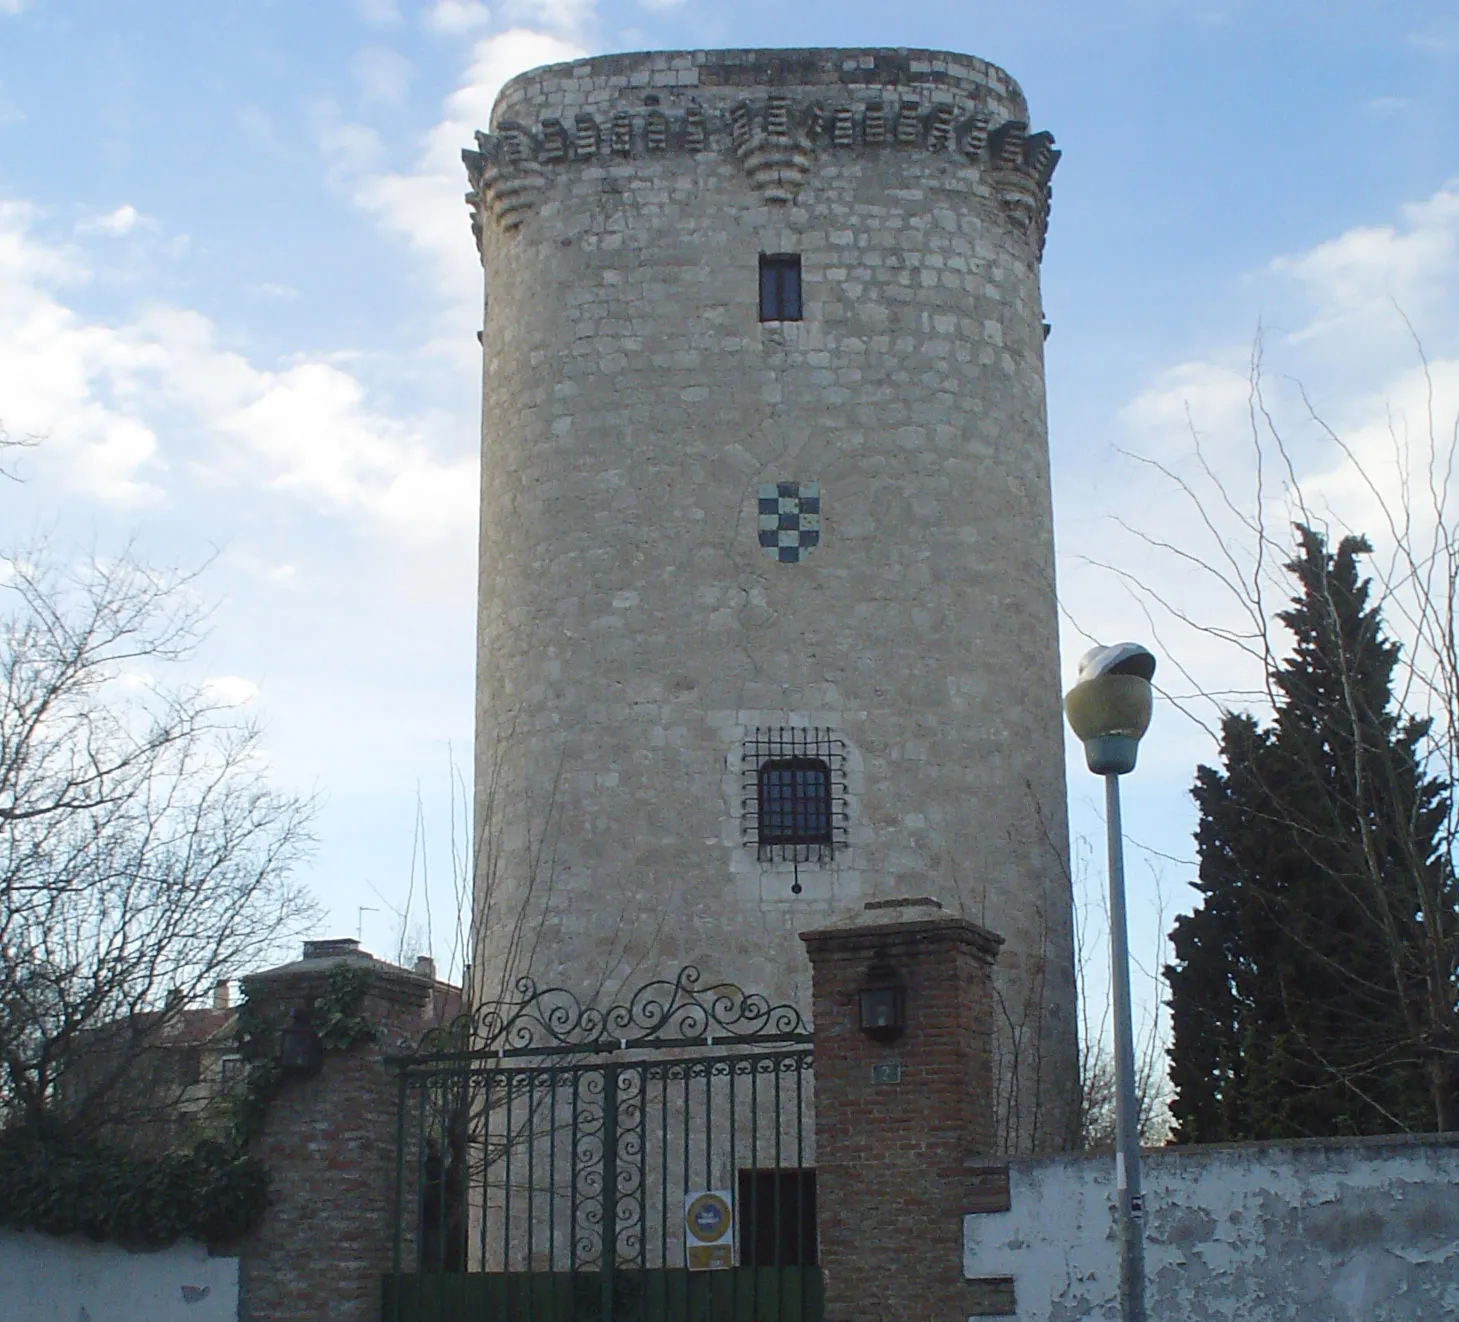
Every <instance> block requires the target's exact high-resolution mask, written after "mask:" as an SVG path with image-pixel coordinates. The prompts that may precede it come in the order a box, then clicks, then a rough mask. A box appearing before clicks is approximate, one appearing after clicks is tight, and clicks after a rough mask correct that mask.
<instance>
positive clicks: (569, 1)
mask: <svg viewBox="0 0 1459 1322" xmlns="http://www.w3.org/2000/svg"><path fill="white" fill-rule="evenodd" d="M502 16H503V17H504V18H505V19H506V20H507V22H509V23H519V24H521V25H522V26H523V27H525V28H527V29H529V30H538V31H544V32H550V33H553V34H554V35H556V36H559V37H561V38H563V39H564V40H565V41H574V42H586V41H587V39H588V37H589V36H590V35H591V32H592V28H593V25H594V24H595V22H596V20H597V3H596V0H505V2H504V4H503V6H502Z"/></svg>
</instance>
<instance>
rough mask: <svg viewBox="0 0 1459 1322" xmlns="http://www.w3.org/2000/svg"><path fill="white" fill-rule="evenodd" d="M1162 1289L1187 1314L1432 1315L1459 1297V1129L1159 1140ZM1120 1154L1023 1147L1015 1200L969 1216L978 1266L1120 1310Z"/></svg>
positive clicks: (1151, 1228) (1023, 1299)
mask: <svg viewBox="0 0 1459 1322" xmlns="http://www.w3.org/2000/svg"><path fill="white" fill-rule="evenodd" d="M1143 1160H1144V1165H1143V1174H1144V1183H1145V1190H1146V1203H1147V1220H1146V1240H1145V1244H1146V1247H1145V1253H1146V1274H1147V1280H1148V1282H1149V1284H1148V1292H1147V1302H1148V1310H1149V1314H1150V1316H1151V1317H1152V1318H1180V1319H1182V1322H1206V1319H1217V1318H1219V1319H1223V1322H1267V1320H1268V1319H1270V1320H1271V1322H1278V1320H1280V1322H1286V1319H1292V1320H1293V1322H1296V1320H1297V1319H1300V1322H1356V1319H1362V1320H1363V1322H1370V1320H1371V1322H1390V1320H1391V1322H1409V1319H1412V1322H1420V1320H1422V1322H1432V1320H1433V1319H1437V1318H1441V1317H1452V1316H1454V1315H1455V1312H1456V1310H1459V1141H1454V1140H1445V1139H1442V1138H1417V1139H1408V1138H1385V1139H1370V1140H1356V1141H1350V1142H1338V1141H1320V1142H1309V1143H1298V1144H1266V1143H1261V1144H1242V1145H1236V1146H1232V1147H1208V1148H1177V1149H1169V1150H1165V1151H1157V1152H1151V1153H1146V1154H1145V1156H1144V1159H1143ZM1113 1174H1114V1160H1113V1158H1112V1157H1111V1156H1109V1155H1107V1154H1106V1155H1100V1156H1069V1157H1058V1158H1047V1159H1042V1160H1024V1161H1015V1162H1014V1163H1012V1165H1011V1167H1010V1170H1009V1187H1010V1193H1011V1198H1012V1207H1011V1209H1010V1210H1009V1211H1007V1212H1001V1213H992V1214H982V1215H977V1216H969V1217H967V1218H965V1220H964V1241H963V1249H964V1274H965V1275H967V1276H968V1277H969V1278H984V1277H990V1276H1010V1275H1011V1276H1012V1277H1014V1289H1015V1298H1016V1300H1017V1316H1018V1317H1020V1318H1024V1319H1031V1320H1034V1322H1043V1320H1044V1319H1048V1322H1076V1320H1077V1319H1085V1318H1089V1319H1094V1318H1101V1319H1102V1318H1115V1317H1118V1308H1117V1306H1116V1298H1115V1291H1116V1286H1117V1280H1118V1274H1117V1266H1116V1249H1115V1230H1114V1217H1113V1199H1112V1195H1113Z"/></svg>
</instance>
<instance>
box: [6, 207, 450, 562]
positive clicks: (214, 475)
mask: <svg viewBox="0 0 1459 1322" xmlns="http://www.w3.org/2000/svg"><path fill="white" fill-rule="evenodd" d="M36 218H37V217H36V213H35V212H34V210H33V209H31V208H27V207H24V206H18V205H16V204H8V205H0V400H3V401H4V420H5V424H6V426H7V428H8V429H9V430H10V431H11V432H13V433H15V434H17V435H26V434H35V435H40V436H43V437H44V438H45V441H46V443H45V444H44V445H43V446H42V447H41V448H40V449H39V450H38V451H36V452H35V455H34V457H35V462H36V463H37V464H44V465H46V466H48V467H49V468H50V469H52V470H54V471H55V473H56V475H57V476H58V478H59V480H61V481H62V482H63V483H65V484H66V485H68V486H69V487H71V488H72V489H73V490H76V491H80V492H84V493H86V494H88V495H90V496H92V497H94V498H96V499H98V500H100V501H102V502H105V503H108V504H113V505H133V506H135V505H140V504H147V503H156V502H159V501H162V500H164V499H166V498H167V495H168V491H169V488H170V486H171V485H172V483H173V479H174V478H175V477H176V475H177V474H178V472H179V470H180V469H185V470H186V472H187V473H189V474H191V475H194V476H195V477H197V478H199V479H202V480H205V481H208V482H211V483H214V484H227V485H231V486H236V487H242V488H245V489H250V488H251V489H254V490H260V491H265V492H269V491H272V492H277V493H283V494H286V495H288V496H289V497H290V498H291V499H293V500H295V501H298V502H300V503H303V504H304V505H306V506H307V507H310V508H313V509H316V510H320V511H323V512H327V513H331V514H335V515H340V516H345V517H358V518H363V519H366V520H368V521H371V522H373V523H374V524H376V525H377V526H378V527H380V528H381V529H382V530H384V531H386V532H387V533H389V534H391V535H393V536H395V537H397V538H400V539H403V540H406V541H433V540H435V539H437V538H438V537H440V536H441V535H443V534H451V533H454V532H457V531H462V530H466V529H469V528H470V527H471V526H472V523H473V520H474V515H475V505H474V495H473V491H474V486H475V477H474V475H475V471H476V467H475V458H474V455H470V454H469V453H468V454H464V455H461V454H458V455H457V456H456V457H447V458H441V457H438V450H439V449H440V448H441V447H440V446H439V445H438V444H437V443H436V438H435V437H434V436H433V435H432V434H431V426H430V424H428V423H426V422H422V421H419V420H409V419H400V418H394V417H391V416H388V415H386V414H384V413H381V412H379V411H377V410H375V409H373V408H371V406H370V404H369V402H368V400H367V399H366V393H365V389H364V387H363V385H362V384H361V382H360V381H359V379H358V378H357V377H355V376H354V375H352V374H351V373H350V372H348V371H346V370H345V369H343V368H342V367H340V366H338V365H337V364H336V363H333V362H328V361H323V360H320V359H317V358H314V359H306V360H303V361H300V362H296V363H293V364H291V365H288V366H285V367H281V368H277V369H274V368H267V367H260V366H257V365H255V364H253V363H251V362H249V361H248V360H247V359H246V358H244V357H243V356H242V355H241V354H238V353H235V352H233V351H231V350H229V349H226V348H223V347H220V346H219V345H218V343H217V336H216V331H215V328H214V327H213V325H212V323H211V322H210V321H209V320H208V319H207V318H205V317H203V316H201V315H199V314H198V313H196V312H190V311H186V310H179V309H174V308H161V307H159V308H153V309H151V310H150V311H147V312H145V313H143V314H141V315H140V316H137V317H136V318H134V319H133V320H130V321H126V322H123V323H120V324H115V325H108V324H104V323H101V322H96V321H88V320H86V319H85V318H83V317H81V316H80V315H78V314H77V313H76V312H75V311H74V310H73V309H72V308H70V307H68V306H67V304H66V303H65V302H64V301H63V299H62V297H61V294H62V292H63V291H64V288H65V286H67V285H68V284H73V283H76V282H79V281H82V280H84V278H85V275H86V271H85V267H84V264H83V262H82V260H81V256H80V255H79V254H78V253H75V252H72V251H66V250H61V249H58V248H56V247H54V246H52V245H48V244H45V243H42V242H40V241H38V240H36V239H34V238H33V237H31V235H30V234H29V232H28V230H29V227H30V226H31V225H32V224H33V223H34V222H35V221H36Z"/></svg>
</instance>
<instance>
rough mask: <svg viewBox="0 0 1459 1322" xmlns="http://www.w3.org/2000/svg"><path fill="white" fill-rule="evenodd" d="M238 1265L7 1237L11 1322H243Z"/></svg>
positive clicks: (0, 1283) (4, 1255) (187, 1249)
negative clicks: (240, 1306)
mask: <svg viewBox="0 0 1459 1322" xmlns="http://www.w3.org/2000/svg"><path fill="white" fill-rule="evenodd" d="M237 1318H238V1259H237V1258H212V1257H209V1256H208V1251H207V1249H205V1248H203V1247H201V1246H200V1245H197V1244H191V1243H187V1242H183V1243H179V1244H174V1245H173V1246H172V1247H171V1248H167V1249H159V1250H158V1251H157V1252H155V1253H130V1252H128V1251H127V1250H126V1249H123V1248H119V1247H118V1246H117V1245H115V1244H93V1243H92V1242H91V1241H90V1240H87V1239H82V1238H80V1237H72V1238H67V1239H56V1238H54V1237H52V1236H50V1235H43V1234H39V1233H37V1232H34V1231H14V1230H0V1319H4V1322H237Z"/></svg>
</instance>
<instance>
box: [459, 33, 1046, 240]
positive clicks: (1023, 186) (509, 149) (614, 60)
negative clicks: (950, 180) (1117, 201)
mask: <svg viewBox="0 0 1459 1322" xmlns="http://www.w3.org/2000/svg"><path fill="white" fill-rule="evenodd" d="M493 123H494V128H493V131H492V132H490V133H478V134H477V135H476V142H477V145H476V149H475V150H470V149H467V150H465V151H463V153H462V156H463V159H464V160H465V163H466V168H467V172H468V175H469V177H470V180H471V185H472V189H471V192H470V193H468V194H467V199H466V200H467V203H468V204H469V205H471V206H472V207H473V208H474V210H475V212H476V224H477V226H478V228H479V226H480V225H481V224H482V223H484V222H485V220H486V219H488V218H490V219H491V220H493V221H495V222H496V223H497V224H498V225H500V226H502V227H503V228H504V229H513V228H515V227H516V226H517V225H519V224H521V222H522V219H523V218H524V216H525V215H526V214H527V213H528V212H529V211H530V210H531V209H532V207H533V206H534V205H535V204H536V201H537V199H538V195H539V194H540V193H541V192H542V191H543V190H545V189H546V188H548V187H549V185H550V183H551V176H552V173H553V170H554V169H555V168H558V167H563V166H570V165H599V166H601V165H603V164H614V163H619V164H621V163H623V162H626V161H630V160H633V159H635V158H639V159H646V158H652V157H654V156H655V155H658V154H660V153H670V152H687V153H690V154H697V153H700V152H728V153H731V154H732V155H733V156H734V157H735V158H737V159H738V160H739V161H740V163H741V165H742V166H743V168H744V171H745V173H746V175H747V176H748V178H749V180H750V182H751V183H752V184H753V185H754V186H755V187H756V188H757V189H759V190H760V192H761V193H762V194H763V196H764V197H765V200H766V201H768V202H792V201H794V200H795V198H796V196H797V195H798V193H799V192H800V190H801V188H802V187H803V186H804V184H805V181H806V179H807V177H808V176H809V175H810V172H811V170H812V168H813V165H814V163H815V161H816V159H817V158H818V157H819V156H820V155H822V154H826V155H828V157H830V158H832V159H834V158H835V157H836V156H841V155H846V154H849V153H856V152H865V151H882V150H890V151H907V150H909V149H911V150H920V151H926V152H931V153H943V154H944V159H945V160H946V161H948V162H950V163H955V165H956V167H958V168H961V169H963V170H965V171H968V172H969V173H970V176H971V182H973V183H974V185H975V186H976V183H977V182H978V181H980V180H981V177H982V176H983V174H985V173H986V174H987V175H988V176H989V178H988V180H987V186H988V188H989V189H990V190H991V191H992V192H993V194H995V195H996V196H997V197H999V198H1000V200H1002V201H1003V203H1004V204H1005V205H1006V206H1007V207H1008V209H1009V211H1010V214H1011V215H1012V216H1013V217H1014V218H1015V219H1016V220H1017V222H1018V223H1019V224H1020V225H1022V226H1023V227H1024V228H1026V229H1030V230H1031V231H1033V233H1034V235H1035V241H1036V242H1037V243H1038V245H1039V247H1040V250H1042V244H1043V238H1044V232H1045V229H1046V226H1047V220H1048V212H1049V200H1050V194H1051V189H1050V183H1049V181H1050V179H1051V178H1052V176H1053V173H1054V168H1055V166H1056V165H1057V164H1058V160H1059V152H1058V151H1057V150H1055V148H1054V139H1053V135H1052V134H1050V133H1045V132H1040V133H1030V132H1029V126H1028V119H1027V112H1026V110H1025V109H1024V102H1023V95H1022V93H1021V92H1020V91H1019V90H1018V88H1017V85H1016V84H1014V83H1013V81H1012V80H1011V79H1010V78H1008V76H1007V75H1006V74H1005V73H1003V71H1002V70H1001V69H998V68H996V67H995V66H994V65H990V64H986V63H984V62H982V61H965V60H959V59H956V58H954V57H949V56H946V55H941V54H938V53H937V52H932V51H900V50H899V51H871V52H865V53H861V52H841V51H744V52H731V51H715V52H703V51H701V52H696V53H687V52H686V53H679V54H649V55H613V56H604V57H601V58H599V59H596V60H588V61H585V62H581V63H574V64H562V65H554V66H551V67H549V68H546V69H541V70H536V71H534V72H533V73H530V74H524V75H522V76H521V77H519V78H517V79H514V80H513V81H512V82H510V83H508V84H507V86H506V87H505V88H504V89H503V90H502V93H501V96H500V97H499V98H498V101H497V107H496V110H495V112H494V114H493Z"/></svg>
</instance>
